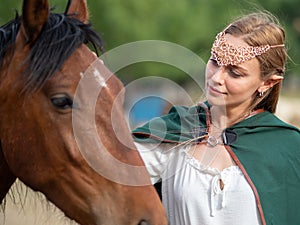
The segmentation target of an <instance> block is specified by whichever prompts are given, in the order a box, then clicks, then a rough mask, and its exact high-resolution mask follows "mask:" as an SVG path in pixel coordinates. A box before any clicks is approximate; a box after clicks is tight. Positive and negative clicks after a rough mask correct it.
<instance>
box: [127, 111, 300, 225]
mask: <svg viewBox="0 0 300 225" xmlns="http://www.w3.org/2000/svg"><path fill="white" fill-rule="evenodd" d="M207 113H208V109H207V107H202V106H195V107H183V106H177V107H173V108H172V109H171V110H170V112H169V114H167V115H164V116H162V117H159V118H155V119H153V120H151V121H150V122H148V123H147V124H145V125H144V126H142V127H139V128H137V129H135V130H134V131H133V135H134V139H135V141H137V142H158V141H159V142H174V143H177V142H183V141H187V140H191V139H193V138H195V133H196V136H197V132H200V133H201V132H203V131H204V130H205V129H206V127H207V119H208V117H209V116H208V114H207ZM195 131H196V132H195ZM226 131H234V132H235V133H236V134H237V140H236V141H235V142H233V143H231V144H229V145H227V146H225V147H226V148H227V150H228V151H229V153H231V156H232V157H233V159H234V160H235V162H236V163H237V165H238V166H239V167H240V168H241V170H242V171H243V173H244V175H245V177H246V179H247V180H248V182H249V184H250V185H251V187H252V189H253V191H254V194H255V195H256V198H257V205H258V209H259V210H260V214H261V218H262V222H263V224H267V225H299V224H300V131H299V130H298V129H297V128H295V127H293V126H291V125H288V124H286V123H284V122H282V121H281V120H280V119H278V118H277V117H276V116H275V115H273V114H272V113H269V112H262V113H259V114H256V115H254V116H252V117H250V118H248V119H246V120H243V121H242V122H240V123H238V124H235V125H234V126H232V127H229V128H227V129H226ZM261 207H262V210H261Z"/></svg>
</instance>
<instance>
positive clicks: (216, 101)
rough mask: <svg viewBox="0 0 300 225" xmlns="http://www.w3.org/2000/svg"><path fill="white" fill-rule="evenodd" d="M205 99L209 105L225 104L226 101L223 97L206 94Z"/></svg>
mask: <svg viewBox="0 0 300 225" xmlns="http://www.w3.org/2000/svg"><path fill="white" fill-rule="evenodd" d="M207 101H208V103H209V104H210V105H211V106H226V102H225V99H224V98H220V97H219V98H216V97H212V96H207Z"/></svg>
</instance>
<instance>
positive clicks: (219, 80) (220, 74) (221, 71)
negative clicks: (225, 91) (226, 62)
mask: <svg viewBox="0 0 300 225" xmlns="http://www.w3.org/2000/svg"><path fill="white" fill-rule="evenodd" d="M225 75H226V68H225V67H224V66H220V67H218V68H216V69H215V70H214V71H213V75H212V76H211V80H212V81H213V82H214V83H216V84H219V85H223V84H224V81H225Z"/></svg>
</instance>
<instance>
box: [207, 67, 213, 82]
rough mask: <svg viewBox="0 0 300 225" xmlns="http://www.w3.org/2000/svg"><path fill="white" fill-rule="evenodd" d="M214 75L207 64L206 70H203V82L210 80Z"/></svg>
mask: <svg viewBox="0 0 300 225" xmlns="http://www.w3.org/2000/svg"><path fill="white" fill-rule="evenodd" d="M213 74H214V70H213V68H212V66H210V63H207V65H206V69H205V80H206V83H207V81H208V80H210V79H211V77H212V76H213Z"/></svg>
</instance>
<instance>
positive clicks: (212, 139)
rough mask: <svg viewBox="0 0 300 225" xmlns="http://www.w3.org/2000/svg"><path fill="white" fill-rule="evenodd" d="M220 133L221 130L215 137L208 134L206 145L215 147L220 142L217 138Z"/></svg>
mask: <svg viewBox="0 0 300 225" xmlns="http://www.w3.org/2000/svg"><path fill="white" fill-rule="evenodd" d="M222 133H223V132H221V133H220V135H219V136H217V137H216V136H213V135H209V134H208V138H207V140H206V142H207V145H208V146H209V147H216V146H217V145H218V144H219V143H220V141H219V140H218V139H219V138H220V137H221V135H222Z"/></svg>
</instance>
